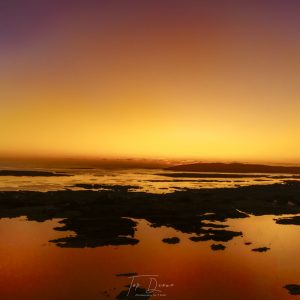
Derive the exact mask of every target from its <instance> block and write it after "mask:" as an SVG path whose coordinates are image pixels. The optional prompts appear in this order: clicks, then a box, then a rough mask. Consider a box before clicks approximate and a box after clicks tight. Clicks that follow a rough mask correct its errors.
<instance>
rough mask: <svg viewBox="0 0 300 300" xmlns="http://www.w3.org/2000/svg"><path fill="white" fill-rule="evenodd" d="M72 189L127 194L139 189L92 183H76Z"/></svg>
mask: <svg viewBox="0 0 300 300" xmlns="http://www.w3.org/2000/svg"><path fill="white" fill-rule="evenodd" d="M72 187H77V188H83V189H86V190H112V191H115V192H128V191H130V190H136V189H139V188H140V187H139V186H137V185H118V184H97V183H95V184H93V183H77V184H74V185H73V186H72Z"/></svg>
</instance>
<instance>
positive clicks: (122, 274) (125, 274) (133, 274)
mask: <svg viewBox="0 0 300 300" xmlns="http://www.w3.org/2000/svg"><path fill="white" fill-rule="evenodd" d="M137 274H138V273H136V272H134V273H120V274H116V276H117V277H132V276H137Z"/></svg>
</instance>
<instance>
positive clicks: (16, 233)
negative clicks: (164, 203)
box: [0, 169, 300, 300]
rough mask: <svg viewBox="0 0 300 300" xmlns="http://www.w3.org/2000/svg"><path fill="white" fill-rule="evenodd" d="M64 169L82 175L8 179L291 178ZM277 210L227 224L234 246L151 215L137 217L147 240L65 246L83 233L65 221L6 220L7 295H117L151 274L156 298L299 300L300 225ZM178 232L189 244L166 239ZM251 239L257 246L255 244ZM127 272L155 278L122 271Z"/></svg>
mask: <svg viewBox="0 0 300 300" xmlns="http://www.w3.org/2000/svg"><path fill="white" fill-rule="evenodd" d="M56 171H66V172H68V173H72V174H73V175H74V176H71V177H11V176H7V177H6V176H5V177H2V178H0V189H1V190H2V191H4V190H6V191H8V190H34V191H47V190H59V189H64V188H71V189H74V188H73V187H72V185H74V184H76V183H99V184H103V183H104V184H121V185H125V184H126V185H135V186H138V187H139V190H143V191H148V192H149V191H150V192H154V193H166V192H172V191H174V190H177V189H180V188H191V187H192V188H200V187H209V188H215V187H224V186H228V187H234V186H240V185H251V184H270V183H273V182H280V181H282V180H285V179H283V178H274V177H276V175H272V176H271V177H270V175H262V177H259V178H257V177H255V178H209V179H207V180H209V181H204V182H203V179H205V178H194V177H193V178H188V177H184V178H173V177H165V176H162V175H164V173H166V171H161V170H134V171H133V170H119V171H116V170H114V171H109V172H108V171H105V170H72V171H70V170H63V169H60V170H56ZM168 173H170V172H168ZM287 177H288V176H287ZM179 179H180V180H181V181H174V180H179ZM273 218H274V216H272V215H266V216H250V217H249V218H244V219H229V220H227V222H226V223H225V224H226V225H229V228H226V229H229V230H234V231H242V232H243V236H242V237H235V238H233V239H232V240H231V241H229V242H227V243H225V245H226V249H225V250H224V251H212V250H211V248H210V246H211V245H212V244H213V242H212V241H207V242H193V241H191V240H190V239H189V238H190V237H191V236H192V235H189V234H183V233H181V232H178V231H176V230H174V229H172V228H168V227H159V228H153V227H151V224H149V223H147V222H146V221H145V220H136V221H138V226H137V230H136V232H135V238H137V239H138V240H139V241H140V242H139V243H138V244H137V245H134V246H104V247H98V248H83V249H76V248H60V247H57V246H56V245H55V244H53V243H49V240H52V239H56V238H60V237H65V236H67V235H73V234H74V233H72V232H60V231H57V230H54V228H55V227H59V226H61V225H60V224H59V223H58V222H59V219H53V220H52V221H45V222H34V221H28V220H26V218H25V217H22V218H13V219H8V218H2V219H0V299H1V300H15V299H23V300H41V299H45V300H48V299H49V300H50V299H51V300H53V299H61V300H71V299H72V300H73V299H89V300H94V299H95V300H96V299H99V300H101V299H116V296H117V295H118V294H120V292H121V291H126V290H127V289H128V288H126V287H125V286H126V285H130V284H131V283H132V280H133V282H138V283H140V284H142V285H144V286H145V287H146V286H148V284H149V283H150V279H151V278H155V279H156V281H157V284H158V285H157V289H159V290H160V292H159V293H158V296H156V297H152V298H155V299H168V300H169V299H170V300H179V299H180V300H181V299H182V300H186V299H187V300H199V299H205V300H219V299H230V300H235V299H236V300H240V299H246V300H250V299H251V300H253V299H258V300H259V299H265V300H274V299H280V300H281V299H282V300H285V299H295V297H296V298H297V296H291V295H289V294H288V292H287V290H286V289H284V288H283V286H284V285H286V284H290V283H300V260H299V259H298V256H299V253H300V226H295V225H288V226H287V225H279V224H276V223H275V222H274V220H273ZM223 224H224V223H223ZM172 236H176V237H178V238H180V243H178V244H174V245H170V244H166V243H163V242H162V239H163V238H166V237H172ZM246 242H251V243H252V244H251V245H245V243H246ZM264 246H266V247H270V248H271V249H270V251H267V252H264V253H259V252H253V251H251V249H253V248H257V247H264ZM120 273H121V274H123V273H137V276H142V275H147V276H143V277H135V278H131V277H130V275H127V276H116V274H120ZM150 275H151V276H150ZM159 295H160V296H159ZM152 298H151V299H152ZM124 299H126V298H124ZM137 299H139V297H137Z"/></svg>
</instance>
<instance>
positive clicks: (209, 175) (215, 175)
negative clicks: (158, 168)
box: [156, 169, 266, 178]
mask: <svg viewBox="0 0 300 300" xmlns="http://www.w3.org/2000/svg"><path fill="white" fill-rule="evenodd" d="M168 170H170V169H168ZM174 171H175V170H174ZM182 171H184V170H182ZM185 172H188V171H187V170H186V171H185ZM199 172H202V171H199ZM203 172H204V171H203ZM156 175H159V176H165V177H174V178H177V177H188V178H261V177H266V176H264V175H245V174H221V173H207V174H201V173H160V174H156Z"/></svg>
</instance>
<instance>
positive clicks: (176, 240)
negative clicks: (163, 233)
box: [162, 237, 180, 244]
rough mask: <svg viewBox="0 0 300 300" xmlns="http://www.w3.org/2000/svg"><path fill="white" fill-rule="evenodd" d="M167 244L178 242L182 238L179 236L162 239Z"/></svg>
mask: <svg viewBox="0 0 300 300" xmlns="http://www.w3.org/2000/svg"><path fill="white" fill-rule="evenodd" d="M162 241H163V242H164V243H166V244H178V243H179V242H180V239H179V238H178V237H171V238H165V239H163V240H162Z"/></svg>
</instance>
